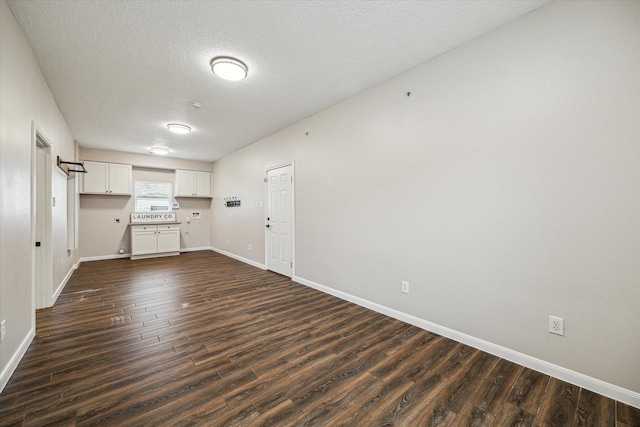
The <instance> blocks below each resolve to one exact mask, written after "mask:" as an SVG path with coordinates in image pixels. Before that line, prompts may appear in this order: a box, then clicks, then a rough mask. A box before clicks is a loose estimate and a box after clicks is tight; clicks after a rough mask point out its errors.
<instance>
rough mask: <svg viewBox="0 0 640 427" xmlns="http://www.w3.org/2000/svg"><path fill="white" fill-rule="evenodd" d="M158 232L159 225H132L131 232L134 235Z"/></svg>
mask: <svg viewBox="0 0 640 427" xmlns="http://www.w3.org/2000/svg"><path fill="white" fill-rule="evenodd" d="M157 230H158V226H157V225H132V226H131V231H132V232H134V233H135V232H136V231H157Z"/></svg>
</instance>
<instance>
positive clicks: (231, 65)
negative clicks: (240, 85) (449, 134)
mask: <svg viewBox="0 0 640 427" xmlns="http://www.w3.org/2000/svg"><path fill="white" fill-rule="evenodd" d="M211 71H213V74H215V75H216V76H218V77H220V78H221V79H225V80H231V81H234V82H235V81H239V80H242V79H244V78H245V77H247V73H248V72H249V69H248V68H247V66H246V65H245V64H244V62H242V61H239V60H237V59H235V58H230V57H228V56H218V57H217V58H213V59H212V60H211Z"/></svg>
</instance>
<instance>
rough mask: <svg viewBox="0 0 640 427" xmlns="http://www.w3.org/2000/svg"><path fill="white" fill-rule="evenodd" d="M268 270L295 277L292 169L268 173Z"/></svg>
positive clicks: (290, 166) (283, 168) (287, 167)
mask: <svg viewBox="0 0 640 427" xmlns="http://www.w3.org/2000/svg"><path fill="white" fill-rule="evenodd" d="M266 219H267V223H266V230H267V233H266V234H267V245H266V246H267V248H266V249H267V257H266V258H267V269H268V270H271V271H275V272H276V273H280V274H283V275H285V276H288V277H292V276H293V166H292V165H288V166H283V167H281V168H277V169H271V170H269V171H267V218H266Z"/></svg>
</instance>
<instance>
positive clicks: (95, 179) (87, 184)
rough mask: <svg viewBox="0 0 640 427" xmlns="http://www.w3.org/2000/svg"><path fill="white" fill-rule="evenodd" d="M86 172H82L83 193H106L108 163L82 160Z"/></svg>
mask: <svg viewBox="0 0 640 427" xmlns="http://www.w3.org/2000/svg"><path fill="white" fill-rule="evenodd" d="M84 167H85V168H86V169H87V173H84V174H82V179H83V181H82V192H83V193H101V194H104V193H106V192H107V191H108V190H109V188H108V181H107V177H108V176H109V164H108V163H100V162H84Z"/></svg>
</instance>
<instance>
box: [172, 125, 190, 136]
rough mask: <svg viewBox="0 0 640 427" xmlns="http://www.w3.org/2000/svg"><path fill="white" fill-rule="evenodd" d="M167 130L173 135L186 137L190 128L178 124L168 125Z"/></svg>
mask: <svg viewBox="0 0 640 427" xmlns="http://www.w3.org/2000/svg"><path fill="white" fill-rule="evenodd" d="M167 128H168V129H169V130H170V131H171V132H173V133H179V134H180V135H186V134H188V133H189V132H191V127H190V126H187V125H181V124H180V123H169V124H168V125H167Z"/></svg>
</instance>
